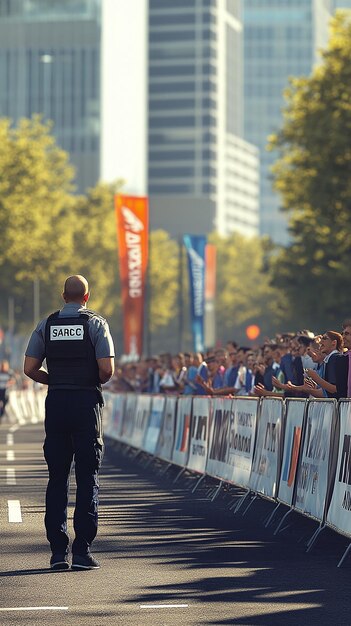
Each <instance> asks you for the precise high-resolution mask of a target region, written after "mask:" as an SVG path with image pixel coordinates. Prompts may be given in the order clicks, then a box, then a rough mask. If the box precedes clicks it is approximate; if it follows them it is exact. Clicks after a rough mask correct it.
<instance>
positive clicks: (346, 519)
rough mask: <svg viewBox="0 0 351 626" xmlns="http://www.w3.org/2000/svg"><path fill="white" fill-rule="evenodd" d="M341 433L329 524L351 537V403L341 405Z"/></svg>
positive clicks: (328, 517) (344, 402) (341, 403)
mask: <svg viewBox="0 0 351 626" xmlns="http://www.w3.org/2000/svg"><path fill="white" fill-rule="evenodd" d="M339 415H340V425H339V428H340V432H339V441H338V444H339V445H338V448H337V449H336V450H335V454H337V459H338V461H337V467H336V474H335V481H334V489H333V493H332V499H331V502H330V507H329V510H328V514H327V524H328V525H329V526H333V527H334V528H336V529H337V530H338V531H340V532H341V533H343V534H345V535H348V536H351V402H350V401H346V400H344V401H342V402H340V404H339Z"/></svg>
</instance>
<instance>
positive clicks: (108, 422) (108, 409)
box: [102, 391, 117, 437]
mask: <svg viewBox="0 0 351 626" xmlns="http://www.w3.org/2000/svg"><path fill="white" fill-rule="evenodd" d="M116 397H117V396H115V394H113V393H111V392H110V391H104V392H103V398H104V410H103V413H102V419H103V429H104V433H105V435H107V436H108V437H110V436H111V432H112V406H113V402H114V399H115V398H116Z"/></svg>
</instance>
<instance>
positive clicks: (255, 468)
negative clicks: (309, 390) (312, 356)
mask: <svg viewBox="0 0 351 626" xmlns="http://www.w3.org/2000/svg"><path fill="white" fill-rule="evenodd" d="M283 406H284V405H283V400H282V399H280V398H263V400H262V404H261V410H260V417H259V420H258V429H257V439H256V447H255V454H254V458H253V463H252V469H251V475H250V481H249V487H250V489H252V490H253V491H257V493H260V494H262V495H266V496H268V497H271V498H274V497H275V495H276V490H277V480H278V471H279V465H280V464H279V458H280V454H279V453H280V436H281V421H282V414H283Z"/></svg>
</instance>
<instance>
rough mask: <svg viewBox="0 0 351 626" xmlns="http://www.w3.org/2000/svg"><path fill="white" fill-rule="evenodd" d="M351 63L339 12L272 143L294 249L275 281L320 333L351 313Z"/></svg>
mask: <svg viewBox="0 0 351 626" xmlns="http://www.w3.org/2000/svg"><path fill="white" fill-rule="evenodd" d="M350 58H351V19H350V15H349V14H348V13H347V12H338V13H337V14H336V17H335V18H334V19H333V20H332V22H331V37H330V41H329V45H328V48H327V49H326V50H325V52H324V53H323V55H322V63H321V64H320V65H319V66H318V67H317V68H316V69H315V70H314V71H313V73H312V75H311V76H310V77H308V78H296V79H293V80H291V83H290V88H289V89H288V90H287V91H286V94H285V97H286V101H287V105H286V108H285V110H284V123H283V127H282V129H281V131H280V132H279V133H278V134H276V135H275V136H273V137H271V138H270V147H271V149H274V150H275V149H277V150H278V151H279V159H278V161H277V162H276V164H275V166H274V168H273V175H274V180H275V188H276V189H277V191H278V192H280V194H281V197H282V204H283V210H285V211H287V212H288V213H289V219H290V221H289V225H290V233H291V245H289V246H288V247H287V248H286V249H283V250H282V251H281V253H280V254H279V255H278V256H277V258H276V259H275V262H274V265H273V267H274V274H275V281H276V284H277V285H278V286H279V287H280V288H282V289H284V290H285V291H286V293H287V296H288V299H289V308H290V311H291V317H293V318H295V319H300V320H301V322H303V325H304V326H306V325H308V326H311V327H313V328H316V327H319V328H323V327H326V326H331V325H333V324H334V325H335V324H339V323H340V319H341V318H342V317H344V316H346V315H349V314H350V308H349V307H350V305H349V297H348V291H349V287H350V282H351V279H350V274H349V267H350V262H351V143H350V136H351V97H350V84H351V63H350Z"/></svg>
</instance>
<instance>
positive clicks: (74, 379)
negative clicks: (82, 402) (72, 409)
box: [45, 311, 101, 389]
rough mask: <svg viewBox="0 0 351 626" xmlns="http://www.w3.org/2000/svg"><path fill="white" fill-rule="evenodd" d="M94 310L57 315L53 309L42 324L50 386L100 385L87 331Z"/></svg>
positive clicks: (99, 386)
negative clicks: (70, 315) (62, 315)
mask: <svg viewBox="0 0 351 626" xmlns="http://www.w3.org/2000/svg"><path fill="white" fill-rule="evenodd" d="M93 316H94V314H93V313H91V312H90V311H89V312H84V313H80V315H79V317H59V311H56V313H52V315H50V316H49V317H48V319H47V322H46V327H45V354H46V364H47V368H48V373H49V387H51V388H55V389H59V388H60V387H61V388H62V389H88V388H90V389H92V388H95V389H101V383H100V379H99V368H98V364H97V361H96V356H95V350H94V346H93V344H92V341H91V339H90V335H89V319H90V318H91V317H93Z"/></svg>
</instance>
